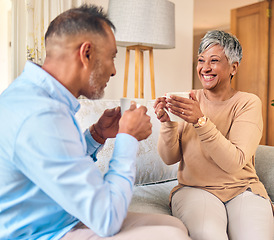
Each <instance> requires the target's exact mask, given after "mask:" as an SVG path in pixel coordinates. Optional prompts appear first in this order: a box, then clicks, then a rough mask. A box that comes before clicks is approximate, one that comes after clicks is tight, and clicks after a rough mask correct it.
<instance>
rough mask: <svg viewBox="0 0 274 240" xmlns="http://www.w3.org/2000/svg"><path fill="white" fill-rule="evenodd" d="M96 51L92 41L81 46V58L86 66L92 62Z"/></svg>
mask: <svg viewBox="0 0 274 240" xmlns="http://www.w3.org/2000/svg"><path fill="white" fill-rule="evenodd" d="M93 53H94V46H93V44H92V43H91V42H83V43H82V45H81V47H80V52H79V54H80V60H81V62H82V64H83V66H84V67H87V66H88V65H89V64H90V61H91V58H92V55H93Z"/></svg>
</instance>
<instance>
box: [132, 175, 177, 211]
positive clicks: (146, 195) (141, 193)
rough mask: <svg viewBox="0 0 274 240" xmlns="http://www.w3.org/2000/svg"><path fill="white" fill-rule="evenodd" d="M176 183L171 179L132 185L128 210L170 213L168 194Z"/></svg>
mask: <svg viewBox="0 0 274 240" xmlns="http://www.w3.org/2000/svg"><path fill="white" fill-rule="evenodd" d="M177 184H178V181H177V180H171V181H166V182H158V183H155V184H147V185H136V186H134V189H133V197H132V200H131V203H130V206H129V211H132V212H145V213H162V214H168V215H170V214H171V212H170V208H169V194H170V191H171V190H172V188H173V187H175V186H176V185H177Z"/></svg>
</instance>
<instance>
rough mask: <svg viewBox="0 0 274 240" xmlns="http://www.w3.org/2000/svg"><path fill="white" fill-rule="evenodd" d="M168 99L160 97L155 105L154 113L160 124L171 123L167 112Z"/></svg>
mask: <svg viewBox="0 0 274 240" xmlns="http://www.w3.org/2000/svg"><path fill="white" fill-rule="evenodd" d="M166 105H167V102H166V97H158V98H157V99H156V100H155V103H154V105H153V107H154V112H155V114H156V116H157V118H158V119H159V120H160V122H169V121H170V118H169V116H168V114H167V112H166V109H167V106H166Z"/></svg>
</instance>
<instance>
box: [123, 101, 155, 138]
mask: <svg viewBox="0 0 274 240" xmlns="http://www.w3.org/2000/svg"><path fill="white" fill-rule="evenodd" d="M146 112H147V108H146V107H145V106H140V107H139V108H136V103H132V104H131V106H130V108H129V110H127V111H125V112H124V114H123V116H122V118H121V120H120V122H119V133H127V134H129V135H131V136H133V137H135V138H136V139H137V140H138V141H141V140H144V139H146V138H147V137H148V136H149V135H150V134H151V133H152V124H151V123H150V117H149V116H148V115H147V114H146Z"/></svg>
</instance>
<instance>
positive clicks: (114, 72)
mask: <svg viewBox="0 0 274 240" xmlns="http://www.w3.org/2000/svg"><path fill="white" fill-rule="evenodd" d="M115 75H116V68H115V66H113V71H112V74H111V75H110V76H111V77H114V76H115Z"/></svg>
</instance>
